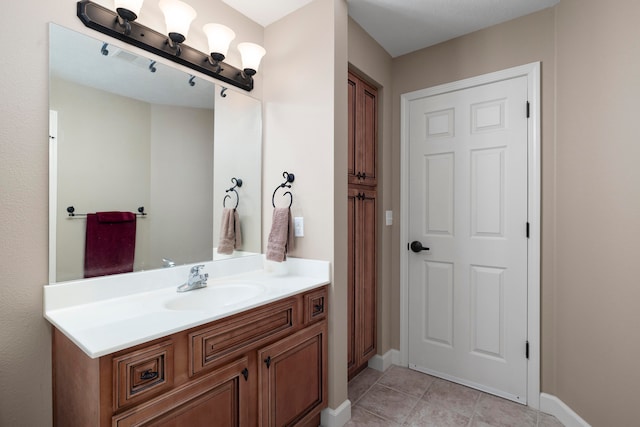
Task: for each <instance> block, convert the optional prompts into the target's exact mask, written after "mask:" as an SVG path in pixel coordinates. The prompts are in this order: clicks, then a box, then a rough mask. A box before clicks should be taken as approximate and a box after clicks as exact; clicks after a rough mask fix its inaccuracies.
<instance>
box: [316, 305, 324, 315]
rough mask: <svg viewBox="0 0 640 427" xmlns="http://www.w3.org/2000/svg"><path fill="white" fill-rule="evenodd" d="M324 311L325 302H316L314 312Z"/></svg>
mask: <svg viewBox="0 0 640 427" xmlns="http://www.w3.org/2000/svg"><path fill="white" fill-rule="evenodd" d="M323 311H324V304H314V306H313V313H314V314H315V313H322V312H323Z"/></svg>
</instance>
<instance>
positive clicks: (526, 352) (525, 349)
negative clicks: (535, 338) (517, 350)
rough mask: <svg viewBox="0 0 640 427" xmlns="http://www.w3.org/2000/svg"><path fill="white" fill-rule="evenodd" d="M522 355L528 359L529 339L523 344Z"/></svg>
mask: <svg viewBox="0 0 640 427" xmlns="http://www.w3.org/2000/svg"><path fill="white" fill-rule="evenodd" d="M524 356H525V357H526V358H527V360H529V341H527V344H526V345H525V348H524Z"/></svg>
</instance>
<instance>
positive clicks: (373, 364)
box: [368, 349, 400, 372]
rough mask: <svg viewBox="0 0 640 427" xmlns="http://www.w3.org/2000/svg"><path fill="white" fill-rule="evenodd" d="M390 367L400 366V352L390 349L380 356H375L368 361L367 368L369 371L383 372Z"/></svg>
mask: <svg viewBox="0 0 640 427" xmlns="http://www.w3.org/2000/svg"><path fill="white" fill-rule="evenodd" d="M391 365H400V351H399V350H394V349H391V350H389V351H387V352H386V353H385V354H383V355H382V356H380V355H379V354H376V355H375V356H373V357H372V358H371V359H369V363H368V366H369V367H370V368H371V369H375V370H376V371H380V372H384V371H386V370H387V369H389V367H390V366H391Z"/></svg>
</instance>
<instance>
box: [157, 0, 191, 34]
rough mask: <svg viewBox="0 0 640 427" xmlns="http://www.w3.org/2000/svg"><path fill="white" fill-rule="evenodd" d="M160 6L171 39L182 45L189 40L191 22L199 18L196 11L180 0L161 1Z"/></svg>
mask: <svg viewBox="0 0 640 427" xmlns="http://www.w3.org/2000/svg"><path fill="white" fill-rule="evenodd" d="M159 6H160V10H162V13H164V19H165V21H166V23H167V34H168V35H169V38H170V39H171V40H173V41H174V42H177V43H182V42H183V41H184V40H185V39H186V38H187V33H188V32H189V26H191V21H193V20H194V19H195V17H196V16H197V13H196V11H195V9H194V8H192V7H191V6H189V5H188V4H186V3H185V2H182V1H180V0H160V3H159Z"/></svg>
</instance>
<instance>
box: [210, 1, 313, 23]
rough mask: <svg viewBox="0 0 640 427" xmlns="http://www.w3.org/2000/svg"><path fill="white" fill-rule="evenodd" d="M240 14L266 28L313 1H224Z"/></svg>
mask: <svg viewBox="0 0 640 427" xmlns="http://www.w3.org/2000/svg"><path fill="white" fill-rule="evenodd" d="M222 1H223V2H224V3H226V4H228V5H229V6H231V7H232V8H234V9H235V10H237V11H238V12H240V13H242V14H243V15H245V16H247V17H249V18H250V19H252V20H253V21H255V22H257V23H258V24H260V25H262V26H263V27H266V26H267V25H269V24H273V23H274V22H276V21H277V20H278V19H280V18H282V17H284V16H287V15H288V14H290V13H291V12H294V11H296V10H298V9H300V8H301V7H302V6H306V5H307V4H308V3H311V1H312V0H258V1H256V0H222Z"/></svg>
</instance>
